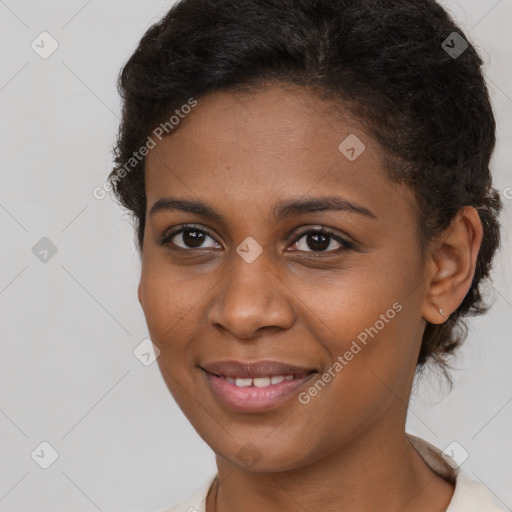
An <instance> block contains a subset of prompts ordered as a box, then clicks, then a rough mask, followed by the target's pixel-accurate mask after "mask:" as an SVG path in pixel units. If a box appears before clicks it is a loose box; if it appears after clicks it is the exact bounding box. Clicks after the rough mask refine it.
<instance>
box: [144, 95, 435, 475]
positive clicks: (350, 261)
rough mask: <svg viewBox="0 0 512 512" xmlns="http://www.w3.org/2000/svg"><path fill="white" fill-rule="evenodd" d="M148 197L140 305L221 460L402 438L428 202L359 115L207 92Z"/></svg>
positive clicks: (279, 463)
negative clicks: (391, 166)
mask: <svg viewBox="0 0 512 512" xmlns="http://www.w3.org/2000/svg"><path fill="white" fill-rule="evenodd" d="M347 137H348V139H347ZM340 144H341V146H340ZM362 144H364V146H363V145H362ZM146 194H147V205H148V208H147V217H146V229H145V236H144V244H143V258H142V275H141V281H140V286H139V300H140V303H141V305H142V308H143V310H144V313H145V317H146V320H147V324H148V329H149V333H150V336H151V339H152V341H153V343H154V344H155V345H156V346H157V347H158V348H159V350H160V355H159V357H158V364H159V367H160V370H161V372H162V376H163V378H164V380H165V382H166V384H167V386H168V388H169V390H170V391H171V393H172V395H173V396H174V398H175V400H176V401H177V403H178V405H179V406H180V407H181V409H182V410H183V412H184V413H185V415H186V416H187V418H188V419H189V420H190V422H191V423H192V425H193V426H194V428H195V429H196V430H197V432H198V433H199V434H200V435H201V437H202V438H203V439H204V440H205V441H206V442H207V443H208V444H209V445H210V446H211V447H212V449H213V450H214V451H215V452H216V453H217V454H219V455H221V456H222V457H223V458H224V459H227V460H228V461H230V462H231V463H233V464H236V465H237V466H239V467H245V468H247V469H250V470H252V471H270V470H272V471H279V470H281V471H282V470H287V469H293V468H299V467H301V466H304V465H306V464H309V463H311V462H313V461H315V460H318V459H320V458H321V457H323V456H328V455H329V454H332V453H334V451H335V450H339V449H340V448H343V447H344V446H345V445H347V446H348V442H349V441H350V442H353V441H354V440H355V439H357V438H358V436H360V435H363V434H364V435H365V436H368V435H371V436H373V439H382V438H383V437H386V436H387V435H390V434H391V433H392V432H396V430H397V429H400V428H402V426H403V423H404V422H405V414H406V405H407V402H408V397H409V393H410V387H411V383H412V379H413V376H414V370H415V363H416V360H417V356H418V351H419V347H420V341H421V336H422V333H423V329H424V325H425V322H424V320H423V319H422V315H421V309H422V304H423V302H424V300H425V294H426V291H425V285H424V273H425V269H424V263H423V261H422V258H421V252H420V245H419V239H418V231H417V211H416V206H415V205H416V202H415V199H414V197H413V195H412V193H411V192H410V191H409V190H407V189H405V188H402V187H400V186H399V185H396V184H393V183H392V182H391V181H389V179H388V178H387V177H386V174H385V172H384V170H383V167H382V153H381V151H380V149H379V147H378V146H377V145H376V143H375V141H374V140H372V139H371V138H370V136H369V135H367V134H366V133H365V132H364V131H363V130H362V129H361V127H360V125H359V124H358V123H356V122H355V121H352V120H350V118H349V116H345V118H344V119H342V117H341V116H340V114H339V113H336V112H335V111H334V109H333V108H332V106H329V105H328V104H327V103H325V102H323V101H321V100H320V99H318V98H317V97H315V96H314V95H312V94H311V93H308V92H307V91H306V90H305V89H300V88H294V87H288V88H283V87H281V86H273V87H271V88H268V89H267V90H265V91H264V92H259V93H253V94H245V95H242V94H234V93H230V92H216V93H213V94H210V95H208V96H205V97H203V98H201V99H199V100H198V103H197V106H195V107H194V108H193V109H192V111H191V112H190V113H189V114H187V116H185V118H184V119H183V120H181V125H180V127H179V130H177V131H176V132H175V133H173V134H172V135H170V136H167V137H164V138H163V139H162V140H161V141H160V142H158V144H157V146H156V147H155V148H154V149H152V150H151V151H150V152H149V154H148V156H147V160H146ZM327 198H329V199H330V200H331V204H330V205H327V206H324V207H321V206H319V205H318V204H317V205H316V206H315V204H314V203H313V201H326V200H327ZM171 200H172V201H182V202H183V203H180V204H178V203H173V204H174V206H173V205H172V204H171V203H170V201H171ZM157 202H159V203H158V205H157V207H155V208H153V207H154V205H155V204H156V203H157ZM185 202H193V203H194V204H196V205H201V208H200V209H197V208H196V211H195V212H193V211H188V210H187V208H186V203H185ZM309 202H311V203H310V205H309V207H308V203H309ZM296 203H297V204H296ZM294 204H296V206H292V205H294ZM301 204H302V206H301ZM212 211H215V212H216V216H212V215H210V214H209V212H212ZM186 224H192V227H190V226H189V227H188V228H187V229H188V231H185V232H181V233H177V234H174V235H172V233H173V232H175V231H177V230H179V229H180V228H181V227H183V226H184V225H186ZM319 231H320V232H319ZM322 231H323V233H322ZM308 232H310V233H309V234H308ZM162 240H164V241H165V243H164V244H162V243H160V242H161V241H162ZM226 361H227V362H233V361H235V362H239V363H259V362H262V361H266V362H267V363H266V364H262V365H259V366H258V365H256V366H255V367H249V368H247V367H245V368H244V367H243V365H242V366H237V365H236V364H234V365H229V364H228V365H220V366H215V364H216V363H223V362H226ZM279 363H282V364H285V365H291V368H280V367H279V366H278V364H279ZM212 365H214V366H212ZM206 368H208V369H209V370H210V371H211V373H207V371H205V369H206ZM310 372H313V373H310ZM212 374H215V375H221V376H214V375H212ZM251 375H252V376H253V377H255V378H257V380H255V381H250V380H247V379H248V378H249V377H250V376H251ZM284 375H293V376H294V377H293V379H292V378H291V377H287V378H286V379H284V380H283V379H282V378H279V376H281V377H283V376H284ZM225 376H228V377H231V379H226V378H224V377H225ZM236 376H238V378H239V380H238V381H235V382H233V379H234V378H235V377H236ZM272 376H273V377H274V379H270V378H271V377H272ZM244 377H245V379H244ZM280 381H281V382H280ZM248 384H249V385H250V386H249V387H246V386H247V385H248ZM402 432H403V431H402ZM367 439H368V437H367Z"/></svg>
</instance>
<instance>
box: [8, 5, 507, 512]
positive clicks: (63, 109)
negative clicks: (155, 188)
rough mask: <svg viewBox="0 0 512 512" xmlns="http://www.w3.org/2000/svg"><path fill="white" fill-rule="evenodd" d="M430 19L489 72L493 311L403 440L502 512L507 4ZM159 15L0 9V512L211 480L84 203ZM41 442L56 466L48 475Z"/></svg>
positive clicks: (111, 235) (474, 325)
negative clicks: (127, 69) (124, 81)
mask: <svg viewBox="0 0 512 512" xmlns="http://www.w3.org/2000/svg"><path fill="white" fill-rule="evenodd" d="M443 5H445V6H446V7H447V8H448V9H449V10H450V11H451V12H452V13H453V14H454V16H455V17H456V19H457V20H458V21H459V23H460V24H461V26H462V27H463V29H464V30H465V31H466V33H467V34H468V36H469V37H470V39H471V40H472V42H473V43H475V44H476V45H477V46H478V47H479V48H480V51H481V55H482V57H483V59H484V60H485V63H486V75H487V79H488V83H489V86H490V92H491V95H492V100H493V103H494V106H495V110H496V115H497V121H498V147H497V150H496V153H495V157H494V160H493V170H494V173H495V186H496V188H498V189H499V190H500V191H501V192H502V196H503V200H504V203H505V212H504V213H503V217H502V224H503V227H504V230H503V237H504V238H503V249H502V252H501V254H500V256H499V258H498V259H497V261H496V270H495V281H494V283H493V286H491V287H490V288H489V293H490V296H491V297H492V298H493V300H494V306H493V308H492V310H491V312H490V313H489V314H488V315H486V316H484V317H482V318H477V319H474V320H473V321H472V322H471V330H470V336H469V338H468V340H467V342H466V344H465V345H464V348H463V350H462V351H461V352H460V357H459V359H458V363H457V364H458V368H459V370H457V371H456V372H455V373H454V380H455V387H454V390H453V392H452V393H451V394H450V393H448V391H447V390H446V388H445V387H443V386H442V385H441V384H440V381H439V380H438V379H437V378H436V376H435V375H427V376H425V377H424V378H423V379H421V380H420V381H419V382H418V383H417V385H418V392H417V393H416V394H415V395H414V398H413V400H412V402H411V408H410V414H409V419H408V431H409V432H411V433H413V434H416V435H419V436H421V437H423V438H424V439H426V440H428V441H430V442H431V443H433V444H435V445H436V446H438V447H440V448H441V449H444V448H446V447H447V446H448V445H450V444H451V443H452V442H453V441H456V442H457V443H458V445H457V447H459V445H460V447H462V448H463V449H464V450H465V451H467V452H468V454H469V457H468V458H467V460H465V461H464V463H463V465H462V468H463V469H464V470H466V471H467V472H468V473H469V474H470V475H471V476H472V477H473V478H476V479H479V480H480V481H482V482H483V483H485V484H486V485H487V486H488V488H489V489H490V490H491V491H492V492H493V493H494V494H495V495H496V496H497V497H498V498H499V499H500V500H501V502H502V504H504V505H506V506H508V507H511V506H512V481H511V480H512V476H511V475H512V471H511V463H510V460H511V459H512V437H511V435H510V432H511V428H510V427H511V424H512V421H511V420H512V386H511V382H512V377H511V371H510V369H511V367H512V366H511V363H512V351H511V345H510V331H511V329H510V320H509V319H510V317H511V315H512V293H511V286H510V284H511V268H512V267H511V265H510V254H512V252H511V250H510V249H511V247H510V245H511V244H510V237H509V235H508V233H507V228H508V227H509V226H510V215H511V203H512V189H511V188H507V187H512V174H511V171H510V162H511V161H512V149H511V148H512V145H511V144H510V141H511V140H512V115H511V114H512V77H511V74H510V73H511V71H510V70H511V69H512V49H511V48H512V35H511V30H510V20H511V19H512V0H500V1H497V0H492V1H491V0H469V1H468V0H464V1H458V2H443ZM169 7H170V2H169V1H168V0H165V1H163V0H144V1H142V0H140V1H134V0H122V1H121V0H106V1H105V0H104V1H101V2H100V1H99V0H89V1H85V0H73V1H70V0H67V1H63V0H61V1H53V2H48V1H45V2H42V1H40V0H39V1H36V0H32V1H29V0H17V1H16V0H6V1H2V0H0V23H1V28H0V39H1V40H0V51H1V68H0V108H1V114H2V115H1V123H0V124H1V130H2V132H1V137H0V140H1V142H2V144H1V155H0V162H1V166H2V186H1V189H0V223H1V228H2V244H1V245H2V249H1V274H0V307H1V311H2V316H1V327H2V337H1V350H2V352H1V357H0V379H1V382H0V384H1V386H0V389H1V395H0V428H1V449H2V452H1V458H0V460H1V468H0V510H2V511H11V512H15V511H22V510H23V511H64V510H67V511H70V510H73V511H94V510H103V511H124V512H127V511H151V510H158V509H162V508H165V507H168V506H170V505H172V504H173V503H174V502H176V501H177V500H178V499H181V498H185V497H187V496H188V495H190V494H191V493H192V492H193V491H194V490H195V489H196V488H197V486H198V485H199V484H201V483H202V482H203V481H204V480H205V479H206V478H207V477H209V475H211V474H213V473H214V472H215V469H216V468H215V461H214V457H213V453H212V452H211V450H210V448H209V447H208V446H207V445H206V444H205V443H204V442H203V441H202V440H201V439H200V438H199V436H198V435H197V434H196V433H195V431H194V430H193V428H192V427H191V426H190V425H189V423H188V421H187V420H186V418H185V417H184V416H183V414H182V413H181V411H180V410H179V409H178V407H177V406H176V405H175V403H174V401H173V399H172V397H171V396H170V394H169V392H168V391H167V388H166V387H165V384H164V382H163V380H162V378H161V376H160V373H159V371H158V368H157V365H156V363H155V364H152V365H149V366H145V365H144V364H142V363H141V362H140V360H139V359H137V358H136V357H135V356H134V353H133V350H134V349H135V347H137V346H138V345H139V344H140V343H141V341H142V340H143V339H145V338H147V337H148V332H147V328H146V325H145V321H144V316H143V314H142V310H141V309H140V306H139V303H138V301H137V295H136V288H137V284H138V276H139V272H140V262H139V259H138V256H137V253H136V251H135V246H134V235H133V232H132V228H131V226H130V223H129V219H128V216H127V214H126V213H123V212H122V211H121V210H120V208H119V207H118V206H117V205H116V204H115V203H114V202H113V201H112V200H111V198H109V197H108V196H107V197H106V198H105V199H103V200H98V199H95V198H94V197H93V194H92V190H93V189H94V188H95V187H97V186H101V185H102V184H103V183H104V181H105V178H106V175H107V174H108V172H109V169H110V166H111V147H112V144H113V142H114V138H115V135H116V131H117V126H118V122H119V113H120V101H119V98H118V95H117V92H116V89H115V80H116V77H117V74H118V71H119V69H120V67H121V66H122V64H123V63H124V62H125V61H126V59H127V58H128V57H129V55H130V54H131V52H132V51H133V50H134V49H135V47H136V45H137V43H138V41H139V38H140V37H141V36H142V34H143V32H144V31H145V30H146V29H147V28H148V27H149V25H150V24H151V23H153V22H155V21H157V20H158V19H159V18H160V17H161V16H163V15H164V14H165V12H166V11H167V10H168V8H169ZM43 31H47V32H49V33H50V34H51V36H52V37H53V38H54V39H55V40H56V41H57V43H58V45H59V46H58V48H57V50H56V51H55V52H54V53H53V54H52V55H50V56H49V57H48V58H46V59H43V58H41V57H40V55H39V54H38V53H36V51H34V50H33V49H32V47H31V43H32V41H34V40H35V41H36V43H38V41H39V43H38V44H39V46H42V43H41V42H40V40H41V37H39V34H41V32H43ZM50 48H51V46H50V40H49V39H46V40H45V43H44V50H45V51H48V49H50ZM42 50H43V49H40V51H42ZM43 237H47V238H49V239H50V240H51V242H52V243H53V244H54V245H55V246H56V248H57V253H56V254H55V255H53V256H52V253H51V252H49V253H48V255H47V256H46V258H47V261H46V262H43V261H40V258H42V257H44V253H40V252H38V251H37V250H34V252H36V254H34V252H33V247H34V246H35V245H36V244H37V243H38V242H39V241H40V239H41V238H43ZM39 243H40V244H43V247H42V248H41V247H39V246H36V249H38V250H39V251H41V250H44V248H45V246H44V244H46V243H47V242H45V241H43V242H39ZM43 441H46V442H48V443H49V444H50V445H51V446H52V447H53V448H54V449H55V450H56V451H57V452H58V458H57V459H56V460H55V462H54V463H53V464H52V465H51V466H50V467H48V468H47V469H42V468H41V467H40V465H39V464H43V463H44V460H45V458H46V461H47V462H48V460H49V459H48V457H49V456H50V455H51V453H50V451H49V449H47V448H44V445H43V447H42V448H41V447H40V444H41V443H42V442H43ZM41 449H42V450H43V451H42V452H41ZM457 449H458V450H460V448H457ZM34 450H36V454H37V453H38V454H39V457H38V456H37V455H34V458H32V455H31V454H32V453H33V452H34ZM36 461H37V462H38V463H36Z"/></svg>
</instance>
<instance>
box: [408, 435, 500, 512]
mask: <svg viewBox="0 0 512 512" xmlns="http://www.w3.org/2000/svg"><path fill="white" fill-rule="evenodd" d="M407 439H408V440H409V442H410V443H411V444H412V445H413V447H414V448H415V449H416V451H417V452H418V453H419V454H420V456H421V457H422V458H423V460H424V461H425V463H426V464H427V465H428V466H429V467H430V469H432V471H434V472H435V473H436V474H438V475H439V476H440V477H442V478H444V479H445V480H447V481H449V482H451V483H452V484H454V485H455V491H454V493H453V496H452V500H451V502H450V504H449V506H448V508H447V509H446V512H504V511H505V509H504V508H501V507H500V505H498V502H497V501H496V499H495V498H494V496H493V495H492V493H491V492H490V491H489V490H488V489H487V487H485V486H484V485H482V484H481V483H480V482H478V481H476V480H474V479H472V478H471V477H469V475H468V474H467V473H465V472H464V471H461V469H460V466H459V465H458V464H457V462H456V461H455V459H454V458H452V457H451V456H450V455H448V454H447V453H445V452H442V451H441V450H440V449H439V448H437V447H436V446H434V445H432V444H430V443H428V442H427V441H425V440H424V439H421V438H419V437H416V436H413V435H411V434H407Z"/></svg>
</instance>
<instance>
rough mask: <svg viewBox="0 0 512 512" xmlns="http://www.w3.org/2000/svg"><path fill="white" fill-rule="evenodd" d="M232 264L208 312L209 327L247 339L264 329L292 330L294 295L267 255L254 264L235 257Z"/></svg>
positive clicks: (260, 257) (261, 256) (262, 255)
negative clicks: (292, 300)
mask: <svg viewBox="0 0 512 512" xmlns="http://www.w3.org/2000/svg"><path fill="white" fill-rule="evenodd" d="M230 263H231V262H230ZM231 265H232V266H231V268H230V271H229V272H228V274H227V275H226V276H225V277H224V279H223V280H222V281H221V283H220V284H219V285H218V286H219V289H218V291H217V294H216V295H215V299H214V302H213V304H212V306H211V308H210V309H209V311H208V321H209V324H210V325H213V326H215V327H217V328H218V329H221V330H227V331H229V332H230V333H231V334H232V335H233V336H234V337H236V338H237V339H244V340H249V339H254V338H255V337H257V336H258V335H259V334H261V332H260V331H264V330H284V329H289V328H290V327H291V326H292V325H293V322H294V312H293V309H292V302H291V299H292V295H293V292H292V291H291V290H290V289H289V287H288V286H287V285H286V284H285V283H284V282H283V278H281V277H280V276H279V275H278V272H277V270H276V269H274V268H272V266H271V265H270V263H269V262H268V260H267V258H266V257H265V252H263V253H262V254H261V255H260V256H259V257H258V258H257V259H256V260H255V261H253V262H252V263H247V262H246V261H245V260H244V259H243V258H241V257H240V256H238V254H236V255H235V256H234V261H233V262H232V263H231Z"/></svg>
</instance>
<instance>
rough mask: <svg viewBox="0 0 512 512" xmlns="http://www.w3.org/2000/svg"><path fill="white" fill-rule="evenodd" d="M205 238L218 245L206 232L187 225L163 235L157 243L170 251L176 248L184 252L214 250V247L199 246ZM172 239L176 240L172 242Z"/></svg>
mask: <svg viewBox="0 0 512 512" xmlns="http://www.w3.org/2000/svg"><path fill="white" fill-rule="evenodd" d="M207 238H210V239H212V240H213V241H214V242H215V243H217V244H218V242H216V241H215V239H214V238H213V237H212V235H211V234H210V233H209V232H208V231H207V230H205V229H199V228H198V227H197V226H194V225H192V224H187V225H184V226H181V227H180V228H179V229H177V230H175V231H172V232H171V233H168V234H166V235H164V237H163V238H162V239H161V240H160V241H159V244H160V245H167V246H168V247H169V248H171V249H174V248H175V247H178V248H179V249H184V250H187V249H209V248H214V247H215V246H214V245H213V246H212V245H210V246H201V244H203V243H204V241H205V240H206V239H207ZM173 239H176V241H173ZM218 245H219V244H218ZM173 246H175V247H173Z"/></svg>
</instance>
